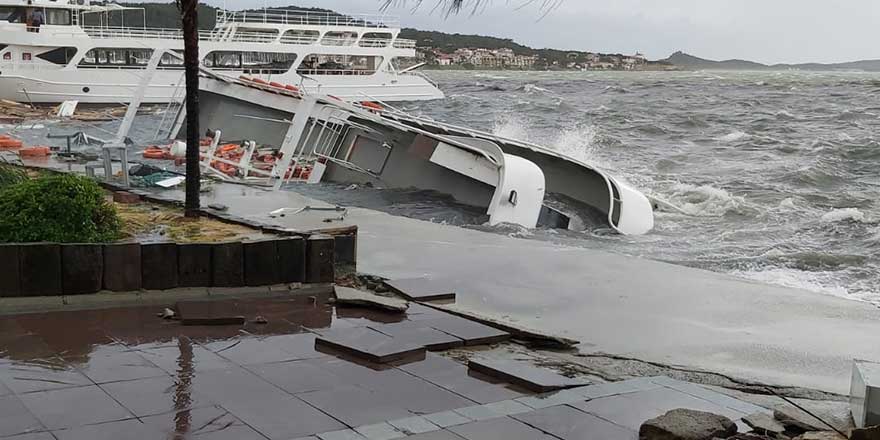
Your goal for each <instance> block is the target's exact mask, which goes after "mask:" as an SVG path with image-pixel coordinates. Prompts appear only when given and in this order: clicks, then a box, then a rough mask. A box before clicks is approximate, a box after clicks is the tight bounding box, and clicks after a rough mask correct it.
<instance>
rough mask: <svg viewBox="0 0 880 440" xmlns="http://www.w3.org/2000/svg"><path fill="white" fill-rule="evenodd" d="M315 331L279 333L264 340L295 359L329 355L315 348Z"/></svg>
mask: <svg viewBox="0 0 880 440" xmlns="http://www.w3.org/2000/svg"><path fill="white" fill-rule="evenodd" d="M316 337H317V336H316V335H315V334H314V333H297V334H292V335H277V336H268V337H265V338H263V342H265V343H266V344H268V345H269V346H271V347H272V348H276V349H278V350H281V351H283V352H285V353H287V354H289V355H291V356H293V359H295V360H302V359H316V358H321V357H325V356H327V355H326V354H324V353H321V352H319V351H317V350H315V338H316Z"/></svg>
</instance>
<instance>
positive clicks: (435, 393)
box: [359, 370, 474, 414]
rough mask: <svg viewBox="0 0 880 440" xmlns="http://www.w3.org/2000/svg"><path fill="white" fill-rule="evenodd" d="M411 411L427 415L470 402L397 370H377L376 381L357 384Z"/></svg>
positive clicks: (469, 403) (470, 403)
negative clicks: (378, 371)
mask: <svg viewBox="0 0 880 440" xmlns="http://www.w3.org/2000/svg"><path fill="white" fill-rule="evenodd" d="M359 386H361V387H366V388H370V389H371V390H373V391H374V392H376V393H377V394H379V395H381V396H382V397H383V398H384V399H386V400H389V401H390V402H392V403H394V404H395V405H396V406H399V407H402V408H405V409H407V410H409V411H411V412H413V413H414V414H430V413H435V412H440V411H446V410H450V409H455V408H461V407H463V406H468V405H473V403H474V402H473V401H471V400H469V399H466V398H464V397H462V396H460V395H458V394H455V393H453V392H452V391H449V390H447V389H444V388H442V387H440V386H437V385H434V384H432V383H430V382H428V381H426V380H424V379H421V378H418V377H415V376H412V375H410V374H408V373H405V372H403V371H400V370H391V371H386V372H381V374H379V375H378V377H377V379H376V381H374V382H367V383H363V384H360V385H359Z"/></svg>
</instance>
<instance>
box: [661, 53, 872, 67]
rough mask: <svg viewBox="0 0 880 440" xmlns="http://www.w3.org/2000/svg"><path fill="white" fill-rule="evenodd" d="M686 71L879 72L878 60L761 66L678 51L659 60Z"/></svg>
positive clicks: (749, 62)
mask: <svg viewBox="0 0 880 440" xmlns="http://www.w3.org/2000/svg"><path fill="white" fill-rule="evenodd" d="M660 61H662V62H666V63H669V64H672V65H674V66H677V67H680V68H682V69H688V70H815V71H823V70H863V71H868V72H880V60H862V61H851V62H847V63H831V64H823V63H802V64H781V63H780V64H770V65H768V64H761V63H756V62H754V61H746V60H724V61H714V60H707V59H705V58H700V57H695V56H693V55H689V54H686V53H684V52H681V51H678V52H675V53H674V54H672V55H670V56H669V58H666V59H665V60H660Z"/></svg>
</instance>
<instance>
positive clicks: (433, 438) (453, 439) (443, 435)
mask: <svg viewBox="0 0 880 440" xmlns="http://www.w3.org/2000/svg"><path fill="white" fill-rule="evenodd" d="M407 440H464V437H461V436H460V435H456V434H455V433H453V432H452V431H447V430H445V429H444V430H442V431H434V432H426V433H424V434H416V435H411V436H409V437H407Z"/></svg>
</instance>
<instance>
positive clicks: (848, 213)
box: [821, 208, 865, 223]
mask: <svg viewBox="0 0 880 440" xmlns="http://www.w3.org/2000/svg"><path fill="white" fill-rule="evenodd" d="M821 220H822V222H823V223H837V222H843V221H852V222H863V221H865V214H864V213H863V212H862V211H859V210H858V208H842V209H835V210H832V211H830V212H827V213H825V214H823V215H822V219H821Z"/></svg>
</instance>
